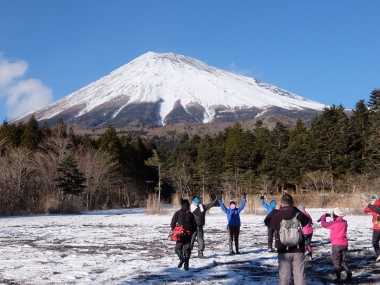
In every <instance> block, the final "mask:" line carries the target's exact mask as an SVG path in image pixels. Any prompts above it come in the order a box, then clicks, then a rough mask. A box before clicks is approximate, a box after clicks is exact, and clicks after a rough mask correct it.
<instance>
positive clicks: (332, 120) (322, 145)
mask: <svg viewBox="0 0 380 285" xmlns="http://www.w3.org/2000/svg"><path fill="white" fill-rule="evenodd" d="M347 128H348V117H347V115H346V114H345V113H344V108H343V106H342V105H340V106H339V107H336V106H335V105H333V106H331V107H326V108H325V109H324V111H323V113H322V115H320V116H317V117H316V118H315V119H314V121H313V122H312V124H311V128H310V137H309V138H310V145H311V150H310V151H309V152H308V157H307V160H308V163H309V168H310V170H311V171H315V170H320V171H328V172H329V173H330V176H331V187H332V190H334V188H333V185H334V183H333V181H334V178H338V177H339V176H341V175H342V174H345V173H346V171H347V169H348V163H349V161H348V160H347V151H348V135H347Z"/></svg>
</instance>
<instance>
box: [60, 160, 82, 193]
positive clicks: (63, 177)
mask: <svg viewBox="0 0 380 285" xmlns="http://www.w3.org/2000/svg"><path fill="white" fill-rule="evenodd" d="M57 173H58V178H57V180H56V181H57V187H58V188H59V189H61V190H62V193H63V195H64V196H65V195H80V194H81V193H82V192H83V190H84V189H85V188H86V185H85V182H86V178H85V176H84V173H83V172H82V171H80V170H79V169H78V165H77V162H76V161H75V158H74V156H73V155H72V154H67V155H66V156H65V157H64V158H63V159H62V161H61V162H60V163H59V164H58V168H57Z"/></svg>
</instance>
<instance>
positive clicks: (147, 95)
mask: <svg viewBox="0 0 380 285" xmlns="http://www.w3.org/2000/svg"><path fill="white" fill-rule="evenodd" d="M323 107H325V105H323V104H320V103H317V102H314V101H310V100H307V99H305V98H302V97H300V96H297V95H295V94H292V93H290V92H288V91H285V90H283V89H281V88H279V87H277V86H274V85H271V84H266V83H263V82H261V81H259V80H256V79H254V78H250V77H246V76H241V75H237V74H233V73H230V72H227V71H224V70H220V69H217V68H214V67H211V66H208V65H206V64H205V63H203V62H200V61H198V60H196V59H193V58H190V57H186V56H182V55H176V54H172V53H165V54H157V53H153V52H148V53H146V54H143V55H142V56H140V57H138V58H136V59H135V60H133V61H131V62H130V63H128V64H126V65H124V66H122V67H120V68H118V69H116V70H115V71H113V72H111V73H110V74H108V75H106V76H104V77H102V78H100V79H99V80H97V81H95V82H93V83H91V84H89V85H87V86H85V87H83V88H81V89H80V90H78V91H76V92H74V93H72V94H70V95H68V96H66V97H64V98H62V99H60V100H58V101H56V102H54V103H52V104H50V105H49V106H46V107H44V108H42V109H40V110H37V111H35V112H33V113H34V115H35V117H36V119H37V120H47V121H48V122H51V123H53V122H54V121H55V120H57V119H58V118H60V117H61V118H63V119H64V120H65V121H66V122H70V123H73V124H76V125H78V126H79V127H104V126H107V125H108V124H110V123H112V124H113V125H115V126H124V125H128V124H136V123H139V124H143V125H157V124H158V125H162V124H171V123H177V122H183V121H186V122H203V123H207V122H222V121H233V120H244V119H252V118H255V117H257V116H261V115H263V114H275V113H281V114H283V115H289V114H295V115H296V114H297V113H299V112H301V113H302V112H304V113H307V114H315V113H317V112H319V111H321V110H322V109H323ZM28 115H30V114H27V115H26V116H24V117H21V118H19V119H24V120H25V119H26V118H27V117H28Z"/></svg>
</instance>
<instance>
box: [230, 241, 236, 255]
mask: <svg viewBox="0 0 380 285" xmlns="http://www.w3.org/2000/svg"><path fill="white" fill-rule="evenodd" d="M232 248H233V247H232V243H230V254H235V252H234V250H233V249H232Z"/></svg>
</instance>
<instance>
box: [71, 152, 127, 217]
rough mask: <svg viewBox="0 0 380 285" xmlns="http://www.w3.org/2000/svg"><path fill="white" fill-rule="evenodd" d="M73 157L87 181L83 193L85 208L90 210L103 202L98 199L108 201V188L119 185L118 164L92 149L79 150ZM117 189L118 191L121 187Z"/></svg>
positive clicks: (105, 154) (104, 153)
mask: <svg viewBox="0 0 380 285" xmlns="http://www.w3.org/2000/svg"><path fill="white" fill-rule="evenodd" d="M75 156H76V160H77V162H78V167H79V168H80V169H81V170H82V171H83V172H84V174H85V177H86V181H87V187H86V189H85V190H84V192H83V194H84V196H85V204H86V208H87V210H92V209H94V207H95V206H96V205H98V204H99V203H102V202H104V201H99V198H100V197H103V196H105V197H106V200H109V189H110V188H114V187H115V186H116V185H117V184H119V185H121V177H119V176H118V175H117V174H118V172H119V171H118V169H117V167H118V163H117V162H113V161H112V157H111V155H110V154H108V153H106V152H102V151H96V150H95V149H92V148H81V149H80V150H78V151H77V152H76V153H75ZM112 186H114V187H112ZM116 187H117V186H116ZM117 188H118V189H119V191H120V189H121V187H120V186H119V187H117Z"/></svg>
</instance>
